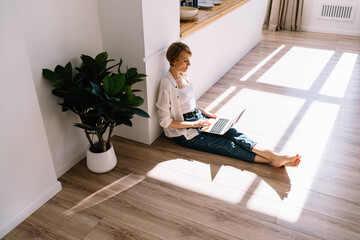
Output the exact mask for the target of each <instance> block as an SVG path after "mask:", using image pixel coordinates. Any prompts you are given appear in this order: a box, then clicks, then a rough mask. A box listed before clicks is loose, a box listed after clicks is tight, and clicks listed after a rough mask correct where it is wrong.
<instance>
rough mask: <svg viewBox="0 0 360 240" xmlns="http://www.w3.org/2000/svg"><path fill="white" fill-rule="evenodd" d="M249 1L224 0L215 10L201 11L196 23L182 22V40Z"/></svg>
mask: <svg viewBox="0 0 360 240" xmlns="http://www.w3.org/2000/svg"><path fill="white" fill-rule="evenodd" d="M248 1H249V0H222V3H221V4H220V5H215V6H214V7H213V8H210V9H199V12H198V15H197V16H196V17H195V21H180V38H183V37H186V36H188V35H189V34H191V33H193V32H195V31H196V30H198V29H200V28H202V27H204V26H206V25H207V24H209V23H211V22H213V21H215V20H216V19H218V18H220V17H222V16H224V15H225V14H227V13H229V12H231V11H232V10H234V9H236V8H238V7H239V6H241V5H243V4H244V3H246V2H248Z"/></svg>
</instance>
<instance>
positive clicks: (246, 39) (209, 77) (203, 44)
mask: <svg viewBox="0 0 360 240" xmlns="http://www.w3.org/2000/svg"><path fill="white" fill-rule="evenodd" d="M265 10H266V0H251V1H249V2H247V3H245V4H243V5H241V6H240V7H238V8H237V9H235V10H233V11H232V12H230V13H228V14H226V15H225V16H223V17H221V18H219V19H218V20H216V21H215V22H213V23H211V24H209V25H207V26H205V27H204V28H202V29H200V30H198V31H197V32H195V33H193V34H192V35H190V36H188V37H185V38H184V39H182V41H183V42H185V43H186V44H188V45H189V47H190V49H191V50H192V53H193V55H192V57H191V65H192V66H190V67H189V70H188V74H189V75H190V76H191V78H192V81H193V84H194V85H195V89H196V97H197V98H199V97H200V96H201V95H203V94H204V93H205V92H206V91H207V90H208V89H209V88H210V87H211V86H212V85H213V84H214V83H215V82H216V81H218V80H219V79H220V78H221V77H222V76H223V75H224V74H225V73H226V72H227V71H229V70H230V69H231V68H232V67H233V66H234V65H235V64H236V63H237V62H238V61H239V60H240V59H241V58H242V57H243V56H245V55H246V54H247V53H248V52H249V51H250V50H251V49H252V48H253V47H254V46H255V45H256V44H257V43H258V42H259V41H260V40H261V31H262V30H261V29H262V24H263V21H264V16H265Z"/></svg>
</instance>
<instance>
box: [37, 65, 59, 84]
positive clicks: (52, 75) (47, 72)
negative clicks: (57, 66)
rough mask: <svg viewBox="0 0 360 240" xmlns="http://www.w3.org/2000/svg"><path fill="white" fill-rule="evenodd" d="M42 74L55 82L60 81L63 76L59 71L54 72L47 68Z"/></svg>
mask: <svg viewBox="0 0 360 240" xmlns="http://www.w3.org/2000/svg"><path fill="white" fill-rule="evenodd" d="M42 75H43V76H44V78H45V79H47V80H49V81H51V82H53V83H54V82H56V81H58V80H59V79H61V76H60V75H59V74H58V73H56V72H53V71H51V70H49V69H47V68H44V69H43V71H42Z"/></svg>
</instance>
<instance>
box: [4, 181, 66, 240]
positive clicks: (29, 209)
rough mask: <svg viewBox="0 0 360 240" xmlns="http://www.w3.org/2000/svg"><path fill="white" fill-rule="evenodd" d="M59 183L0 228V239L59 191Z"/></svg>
mask: <svg viewBox="0 0 360 240" xmlns="http://www.w3.org/2000/svg"><path fill="white" fill-rule="evenodd" d="M61 189H62V188H61V183H60V182H59V181H57V182H56V183H55V184H54V185H53V186H52V187H51V188H50V189H48V190H47V191H46V192H45V193H44V194H43V195H41V196H40V197H38V198H37V199H35V200H34V201H33V202H32V203H31V204H30V205H28V206H27V207H25V208H24V209H23V210H22V211H21V212H19V213H18V214H17V215H16V216H15V217H13V218H12V219H10V220H9V221H8V222H7V223H6V224H5V225H3V226H0V239H1V238H3V237H4V236H5V235H6V234H8V233H9V232H10V231H11V230H13V229H14V228H15V227H16V226H17V225H19V224H20V223H22V222H23V221H24V220H25V219H26V218H28V217H29V216H30V215H31V214H32V213H34V212H35V211H36V210H37V209H39V208H40V207H41V206H42V205H44V204H45V203H46V202H47V201H48V200H50V199H51V198H52V197H53V196H55V195H56V194H57V193H58V192H60V191H61Z"/></svg>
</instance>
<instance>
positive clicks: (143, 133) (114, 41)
mask: <svg viewBox="0 0 360 240" xmlns="http://www.w3.org/2000/svg"><path fill="white" fill-rule="evenodd" d="M98 3H99V13H100V24H101V34H102V41H103V47H104V49H105V50H107V51H109V53H111V55H110V56H111V57H112V58H114V59H120V58H122V59H123V65H124V66H129V67H136V68H137V69H138V71H139V72H140V73H145V74H147V75H148V77H147V79H146V81H144V82H141V83H137V84H136V85H134V88H137V89H140V90H142V92H141V93H139V95H140V96H142V97H143V98H144V99H145V102H144V105H143V106H142V107H141V108H142V109H144V110H145V111H147V112H148V114H149V115H150V119H145V118H142V117H139V116H135V117H134V119H132V122H133V127H128V126H118V127H116V128H115V130H114V134H115V135H119V136H122V137H125V138H130V139H133V140H136V141H139V142H143V143H147V144H150V143H151V142H152V141H154V139H156V138H157V137H158V136H159V134H160V133H159V127H158V122H157V118H156V110H155V109H154V107H155V104H154V95H156V94H155V93H154V91H153V89H154V88H156V89H157V85H156V83H157V81H158V78H161V77H162V76H158V75H154V74H153V73H154V71H157V70H159V69H163V68H164V67H166V66H167V65H163V64H164V62H163V61H161V62H158V61H156V62H155V63H154V64H155V69H149V63H148V61H151V60H150V58H152V57H156V56H157V55H158V52H159V51H161V50H162V49H163V48H166V47H167V46H169V44H170V43H171V42H173V41H176V40H177V39H178V38H179V34H180V31H179V25H180V24H179V2H178V1H177V0H151V1H149V0H132V1H128V0H107V1H102V0H99V2H98ZM152 60H153V59H152ZM161 73H163V72H161ZM154 77H155V78H154ZM154 84H155V85H154ZM156 93H157V92H156ZM153 126H155V128H156V129H155V131H157V134H155V135H156V137H154V136H153V131H154V127H153Z"/></svg>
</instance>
